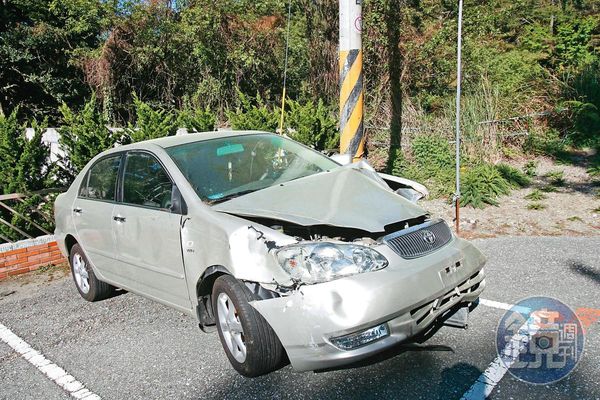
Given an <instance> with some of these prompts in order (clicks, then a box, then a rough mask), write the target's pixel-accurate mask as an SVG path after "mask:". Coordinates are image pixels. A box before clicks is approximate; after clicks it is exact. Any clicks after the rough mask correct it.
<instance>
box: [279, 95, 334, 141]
mask: <svg viewBox="0 0 600 400" xmlns="http://www.w3.org/2000/svg"><path fill="white" fill-rule="evenodd" d="M286 105H287V106H288V109H287V110H286V113H285V114H286V115H285V120H284V121H285V126H286V127H288V128H290V129H288V135H289V136H290V137H291V138H292V139H294V140H297V141H299V142H300V143H304V144H305V145H307V146H310V147H313V148H315V149H318V150H328V149H335V148H338V147H339V143H340V138H339V131H338V124H337V120H336V118H334V117H333V115H332V112H331V110H330V109H329V108H327V107H326V106H325V104H324V103H323V100H319V101H318V102H317V103H316V104H315V103H314V102H312V101H307V102H305V103H304V104H302V103H300V102H299V101H294V100H287V101H286Z"/></svg>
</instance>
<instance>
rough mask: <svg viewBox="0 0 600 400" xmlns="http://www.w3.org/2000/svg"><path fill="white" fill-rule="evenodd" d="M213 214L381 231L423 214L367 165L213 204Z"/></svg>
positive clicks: (308, 178) (364, 163)
mask: <svg viewBox="0 0 600 400" xmlns="http://www.w3.org/2000/svg"><path fill="white" fill-rule="evenodd" d="M213 209H214V210H216V211H221V212H226V213H231V214H235V215H245V216H256V217H265V218H275V219H281V220H284V221H288V222H292V223H296V224H299V225H305V226H310V225H331V226H343V227H347V228H355V229H362V230H365V231H368V232H383V231H384V230H385V226H386V225H388V224H392V223H396V222H400V221H405V220H408V219H413V218H417V217H420V216H422V215H424V214H426V211H425V210H423V209H422V208H421V207H419V206H417V205H415V204H413V203H411V202H410V201H408V200H406V199H405V198H403V197H401V196H399V195H398V194H396V193H394V192H393V191H392V190H391V189H390V188H389V186H388V185H387V184H386V183H385V181H384V180H383V179H382V178H381V177H380V176H379V175H378V174H377V172H376V171H375V170H374V169H373V168H372V167H371V166H370V165H369V164H367V163H366V162H363V161H361V162H358V163H355V164H349V165H345V166H342V167H339V168H336V169H333V170H330V171H327V172H323V173H320V174H315V175H311V176H307V177H305V178H300V179H296V180H293V181H291V182H286V183H283V184H280V185H276V186H271V187H269V188H266V189H263V190H260V191H257V192H254V193H250V194H247V195H245V196H241V197H238V198H235V199H232V200H230V201H226V202H223V203H220V204H217V205H215V206H214V207H213Z"/></svg>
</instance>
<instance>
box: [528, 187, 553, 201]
mask: <svg viewBox="0 0 600 400" xmlns="http://www.w3.org/2000/svg"><path fill="white" fill-rule="evenodd" d="M547 198H548V196H546V195H545V194H544V193H543V192H542V191H541V190H539V189H534V190H533V191H532V192H531V193H529V194H528V195H527V196H525V199H526V200H532V201H540V200H545V199H547Z"/></svg>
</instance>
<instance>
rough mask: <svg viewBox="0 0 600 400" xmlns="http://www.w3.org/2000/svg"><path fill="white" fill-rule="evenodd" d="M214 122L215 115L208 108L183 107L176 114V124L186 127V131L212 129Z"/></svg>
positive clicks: (206, 130)
mask: <svg viewBox="0 0 600 400" xmlns="http://www.w3.org/2000/svg"><path fill="white" fill-rule="evenodd" d="M216 124H217V117H216V115H215V114H214V113H213V112H211V111H210V110H209V109H208V108H206V109H201V108H195V109H190V108H184V109H183V110H181V111H179V113H178V114H177V126H178V127H179V128H186V129H187V130H188V132H208V131H214V130H215V127H216Z"/></svg>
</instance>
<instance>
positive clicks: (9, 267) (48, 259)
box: [0, 242, 67, 281]
mask: <svg viewBox="0 0 600 400" xmlns="http://www.w3.org/2000/svg"><path fill="white" fill-rule="evenodd" d="M66 261H67V260H66V259H65V258H64V257H63V255H62V254H61V253H60V250H59V249H58V246H57V244H56V242H49V243H45V244H38V245H35V246H29V247H24V248H21V249H16V250H10V251H5V252H3V253H2V252H0V281H1V280H3V279H6V278H7V277H8V276H12V275H18V274H23V273H25V272H29V271H35V270H36V269H38V268H39V267H42V266H45V265H49V264H51V265H55V264H59V263H62V262H66Z"/></svg>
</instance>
